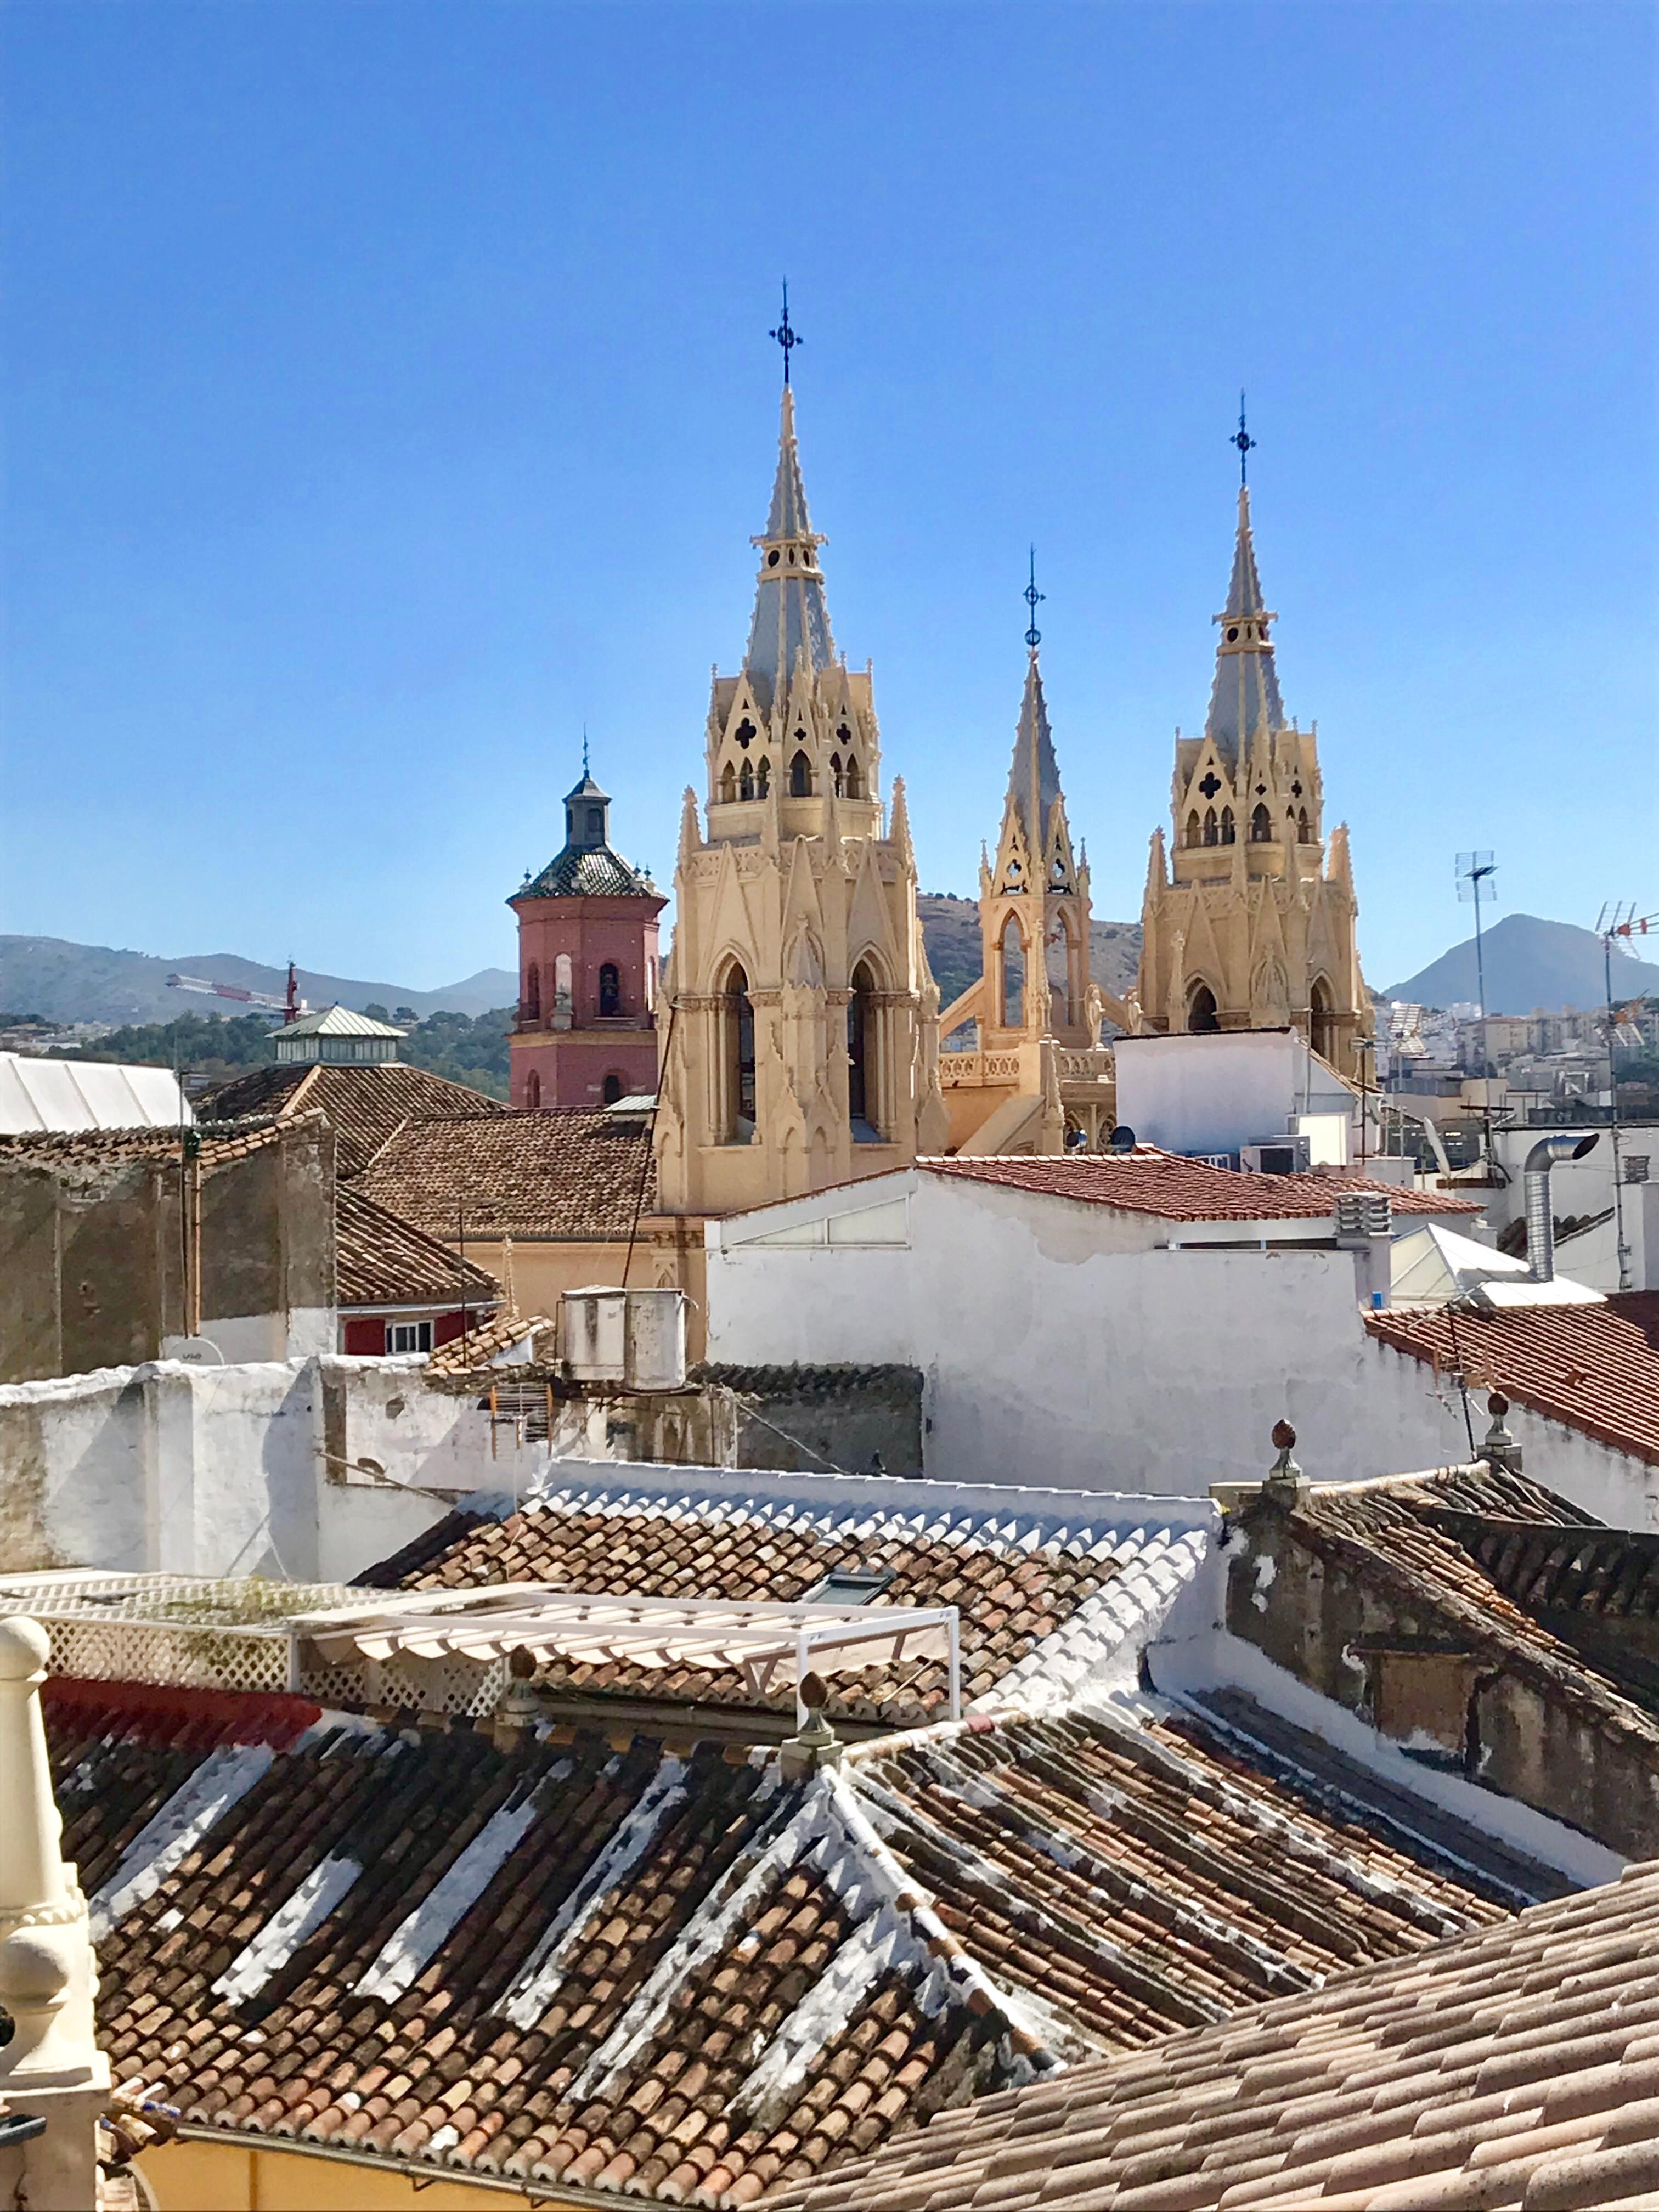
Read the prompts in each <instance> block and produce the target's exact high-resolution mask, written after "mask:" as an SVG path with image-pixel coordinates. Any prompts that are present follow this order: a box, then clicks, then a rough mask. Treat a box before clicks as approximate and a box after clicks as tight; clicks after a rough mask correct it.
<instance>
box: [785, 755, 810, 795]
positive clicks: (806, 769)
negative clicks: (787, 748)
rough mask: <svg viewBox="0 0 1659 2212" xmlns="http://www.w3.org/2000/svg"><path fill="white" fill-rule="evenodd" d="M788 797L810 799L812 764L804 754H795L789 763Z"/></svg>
mask: <svg viewBox="0 0 1659 2212" xmlns="http://www.w3.org/2000/svg"><path fill="white" fill-rule="evenodd" d="M789 796H790V797H791V799H810V798H811V796H812V763H811V761H809V760H808V759H807V757H806V756H805V753H797V754H796V755H795V757H794V758H793V760H792V761H791V762H790V763H789Z"/></svg>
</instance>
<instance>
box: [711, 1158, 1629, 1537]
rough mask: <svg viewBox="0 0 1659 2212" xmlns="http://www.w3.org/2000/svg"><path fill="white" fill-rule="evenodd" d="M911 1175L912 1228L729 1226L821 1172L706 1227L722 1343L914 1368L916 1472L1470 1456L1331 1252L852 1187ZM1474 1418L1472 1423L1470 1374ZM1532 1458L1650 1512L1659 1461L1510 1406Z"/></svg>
mask: <svg viewBox="0 0 1659 2212" xmlns="http://www.w3.org/2000/svg"><path fill="white" fill-rule="evenodd" d="M903 1193H908V1199H907V1200H906V1202H907V1204H908V1227H907V1230H906V1232H905V1233H906V1235H907V1237H908V1242H906V1243H894V1244H890V1245H886V1246H880V1245H874V1244H868V1245H860V1244H857V1243H850V1242H849V1243H827V1244H825V1243H817V1244H813V1243H805V1242H803V1243H799V1244H793V1243H781V1242H780V1243H758V1242H755V1241H748V1242H741V1243H739V1242H737V1241H736V1240H735V1238H734V1237H732V1234H731V1232H732V1230H734V1229H735V1230H738V1231H741V1232H742V1233H743V1234H744V1236H749V1235H750V1232H760V1231H764V1232H765V1233H767V1234H768V1235H775V1236H782V1237H793V1236H797V1235H799V1236H803V1237H804V1236H805V1234H806V1233H807V1225H808V1224H809V1223H810V1221H811V1218H812V1217H813V1215H814V1214H815V1213H822V1212H823V1208H824V1207H825V1206H826V1205H827V1204H829V1203H836V1204H840V1203H843V1202H848V1201H849V1200H850V1198H851V1194H848V1193H829V1194H823V1196H821V1197H820V1198H817V1199H812V1200H799V1201H797V1202H796V1203H795V1204H793V1205H791V1206H773V1207H769V1208H767V1209H766V1210H765V1211H764V1212H760V1213H757V1214H753V1215H750V1216H748V1217H745V1218H744V1220H743V1221H742V1222H740V1223H738V1224H729V1225H728V1224H724V1223H722V1224H717V1225H714V1229H713V1231H712V1234H711V1242H710V1246H709V1251H708V1323H709V1350H708V1357H709V1358H710V1359H711V1360H713V1361H732V1362H744V1363H754V1364H759V1363H764V1362H775V1361H776V1362H782V1361H792V1360H799V1361H806V1362H811V1361H833V1360H860V1361H872V1362H879V1361H896V1362H904V1363H908V1364H914V1365H915V1366H918V1367H920V1368H921V1370H923V1372H924V1373H925V1375H926V1376H927V1398H926V1403H925V1408H924V1410H925V1413H926V1415H927V1419H928V1421H929V1422H930V1423H931V1429H930V1431H929V1433H928V1434H927V1437H926V1439H925V1444H924V1452H925V1462H926V1467H927V1473H928V1474H931V1475H935V1476H938V1477H939V1478H941V1479H944V1480H963V1481H982V1482H997V1481H1000V1482H1019V1481H1030V1480H1037V1479H1041V1480H1045V1481H1055V1482H1065V1483H1068V1484H1073V1485H1085V1486H1088V1485H1093V1486H1106V1487H1109V1488H1112V1489H1116V1490H1128V1491H1138V1490H1146V1491H1151V1492H1155V1493H1158V1494H1164V1495H1170V1494H1176V1495H1179V1494H1182V1493H1185V1492H1191V1491H1192V1490H1193V1489H1194V1488H1195V1487H1196V1488H1203V1487H1204V1486H1206V1485H1207V1484H1209V1483H1212V1482H1224V1481H1240V1480H1251V1479H1254V1478H1255V1477H1259V1476H1260V1475H1261V1474H1263V1473H1264V1472H1265V1471H1266V1468H1267V1466H1268V1464H1269V1463H1270V1462H1271V1460H1272V1457H1273V1452H1272V1448H1271V1445H1270V1444H1269V1443H1268V1441H1267V1440H1268V1437H1269V1433H1270V1431H1271V1430H1272V1428H1273V1423H1274V1422H1275V1421H1276V1420H1278V1419H1279V1418H1280V1417H1281V1415H1285V1416H1287V1417H1288V1418H1289V1419H1291V1421H1292V1422H1293V1423H1294V1425H1295V1426H1296V1430H1297V1437H1298V1439H1299V1441H1298V1443H1297V1458H1298V1460H1299V1461H1300V1462H1301V1463H1302V1465H1303V1467H1304V1468H1305V1469H1306V1470H1307V1472H1308V1474H1310V1476H1311V1477H1312V1478H1313V1479H1314V1480H1316V1481H1317V1480H1326V1481H1350V1480H1354V1479H1355V1478H1356V1477H1358V1476H1361V1475H1373V1474H1400V1473H1401V1472H1402V1471H1404V1470H1407V1469H1410V1468H1422V1467H1443V1466H1448V1465H1450V1464H1453V1463H1455V1462H1462V1461H1464V1460H1467V1459H1468V1458H1469V1457H1470V1456H1471V1455H1472V1452H1473V1446H1472V1444H1471V1442H1470V1436H1469V1426H1468V1425H1466V1422H1465V1418H1464V1409H1463V1401H1462V1397H1461V1395H1460V1394H1459V1393H1458V1392H1457V1391H1456V1390H1455V1389H1453V1388H1452V1386H1451V1385H1450V1384H1449V1383H1448V1382H1447V1381H1446V1380H1445V1378H1444V1377H1443V1376H1439V1377H1437V1376H1436V1374H1435V1372H1434V1370H1433V1369H1432V1368H1431V1367H1430V1366H1429V1365H1427V1364H1425V1363H1424V1362H1423V1361H1421V1360H1418V1359H1413V1358H1407V1357H1406V1356H1405V1355H1403V1354H1401V1353H1400V1352H1395V1351H1393V1350H1392V1349H1390V1348H1389V1347H1388V1346H1384V1345H1382V1344H1380V1343H1379V1342H1378V1341H1377V1340H1376V1339H1375V1338H1374V1337H1372V1336H1371V1335H1370V1334H1369V1333H1368V1332H1367V1330H1366V1329H1365V1328H1364V1322H1363V1319H1362V1316H1361V1314H1360V1311H1359V1306H1358V1296H1357V1288H1356V1276H1355V1261H1354V1258H1353V1255H1351V1254H1349V1253H1346V1252H1338V1251H1329V1250H1326V1251H1318V1250H1310V1249H1278V1250H1269V1251H1267V1252H1262V1251H1249V1250H1217V1249H1208V1250H1205V1249H1198V1248H1195V1247H1193V1246H1188V1247H1186V1248H1184V1249H1182V1250H1180V1251H1163V1250H1158V1249H1152V1244H1153V1239H1154V1237H1157V1236H1162V1235H1165V1234H1167V1233H1168V1232H1167V1231H1166V1230H1165V1229H1164V1227H1163V1226H1162V1225H1157V1224H1153V1223H1152V1222H1150V1221H1149V1220H1147V1219H1146V1218H1145V1217H1140V1218H1135V1217H1129V1216H1124V1215H1115V1214H1112V1213H1110V1212H1107V1211H1106V1210H1104V1209H1103V1208H1099V1207H1095V1206H1084V1205H1074V1204H1068V1203H1066V1202H1064V1201H1058V1200H1055V1201H1050V1200H1039V1199H1034V1198H1032V1197H1030V1195H1028V1194H1025V1193H1024V1192H1018V1191H1010V1190H1002V1189H997V1188H991V1187H988V1186H987V1185H984V1184H979V1183H972V1182H965V1181H957V1180H955V1179H951V1178H947V1177H944V1176H933V1175H927V1174H915V1175H907V1176H895V1177H892V1178H890V1180H889V1181H888V1182H886V1183H884V1184H883V1185H879V1186H878V1185H874V1184H871V1185H865V1186H861V1187H860V1194H859V1199H860V1203H869V1204H871V1205H874V1204H875V1203H877V1202H878V1201H879V1200H883V1199H884V1198H890V1197H891V1196H892V1195H893V1194H903ZM1469 1422H1470V1424H1472V1425H1473V1427H1474V1439H1475V1441H1476V1442H1477V1443H1478V1441H1479V1439H1480V1437H1481V1435H1482V1434H1484V1432H1485V1429H1486V1409H1485V1399H1484V1395H1481V1394H1479V1393H1475V1392H1471V1394H1470V1406H1469ZM1510 1426H1511V1428H1512V1429H1513V1430H1514V1431H1515V1433H1516V1437H1518V1438H1519V1439H1520V1441H1521V1443H1522V1445H1523V1447H1524V1449H1525V1452H1526V1465H1527V1472H1528V1474H1531V1475H1532V1476H1534V1478H1535V1479H1536V1480H1538V1481H1540V1482H1542V1483H1545V1484H1547V1486H1549V1487H1550V1488H1551V1489H1553V1490H1557V1491H1559V1492H1561V1494H1562V1495H1563V1496H1564V1497H1566V1498H1571V1499H1572V1500H1573V1501H1574V1502H1575V1503H1576V1504H1578V1505H1581V1506H1583V1508H1584V1509H1585V1510H1587V1511H1589V1512H1590V1513H1592V1514H1593V1515H1595V1517H1596V1518H1597V1519H1599V1520H1605V1521H1607V1522H1613V1523H1614V1524H1615V1525H1617V1526H1620V1527H1626V1528H1650V1527H1654V1526H1659V1480H1656V1477H1659V1469H1654V1468H1650V1467H1649V1466H1648V1465H1647V1464H1646V1462H1643V1461H1641V1460H1638V1459H1636V1458H1633V1457H1630V1456H1627V1455H1624V1454H1622V1453H1620V1452H1617V1451H1614V1450H1613V1449H1610V1448H1608V1447H1607V1446H1605V1445H1602V1444H1600V1443H1596V1442H1595V1441H1594V1440H1593V1439H1592V1438H1590V1437H1587V1436H1585V1435H1583V1432H1582V1431H1578V1430H1576V1429H1569V1428H1567V1427H1565V1425H1562V1424H1561V1423H1559V1422H1554V1421H1549V1420H1546V1419H1543V1418H1542V1417H1541V1416H1540V1415H1537V1414H1533V1413H1528V1411H1527V1409H1526V1408H1525V1407H1521V1406H1519V1405H1517V1406H1516V1407H1515V1408H1514V1410H1513V1412H1512V1413H1511V1414H1510Z"/></svg>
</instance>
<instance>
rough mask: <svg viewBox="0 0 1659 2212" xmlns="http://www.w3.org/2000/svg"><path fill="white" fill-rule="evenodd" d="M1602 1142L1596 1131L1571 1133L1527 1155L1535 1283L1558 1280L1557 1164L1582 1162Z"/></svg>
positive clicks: (1543, 1141)
mask: <svg viewBox="0 0 1659 2212" xmlns="http://www.w3.org/2000/svg"><path fill="white" fill-rule="evenodd" d="M1600 1141H1601V1139H1600V1138H1599V1136H1598V1135H1597V1133H1596V1132H1595V1130H1594V1129H1592V1130H1591V1131H1590V1133H1589V1136H1587V1137H1575V1136H1574V1135H1572V1133H1571V1131H1560V1132H1558V1133H1557V1134H1556V1135H1554V1136H1553V1137H1541V1138H1540V1139H1539V1140H1538V1142H1537V1143H1536V1144H1535V1145H1534V1146H1533V1148H1532V1150H1531V1151H1530V1152H1528V1154H1527V1167H1526V1176H1527V1258H1528V1261H1529V1262H1530V1263H1531V1273H1532V1279H1533V1281H1534V1283H1549V1282H1553V1281H1554V1279H1555V1215H1554V1213H1553V1211H1552V1200H1551V1197H1550V1170H1551V1169H1552V1168H1553V1166H1554V1165H1555V1163H1556V1162H1557V1160H1582V1159H1583V1157H1584V1155H1585V1153H1586V1152H1594V1151H1595V1147H1596V1146H1597V1145H1598V1144H1599V1143H1600Z"/></svg>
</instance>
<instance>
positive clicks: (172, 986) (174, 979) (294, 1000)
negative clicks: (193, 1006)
mask: <svg viewBox="0 0 1659 2212" xmlns="http://www.w3.org/2000/svg"><path fill="white" fill-rule="evenodd" d="M167 988H168V989H169V990H170V991H196V992H198V993H200V994H201V995H202V996H203V997H204V998H209V999H234V1000H236V1001H237V1002H238V1004H239V1005H240V1006H251V1007H252V1009H253V1011H254V1012H255V1013H258V1014H280V1015H281V1016H282V1018H283V1027H284V1028H286V1027H287V1025H288V1024H289V1022H297V1021H298V1020H299V1018H300V1017H301V1014H307V1013H309V1012H310V1011H311V1009H310V1007H309V1006H307V1003H306V1001H305V1000H303V999H302V998H301V996H300V981H299V978H298V976H297V975H295V972H294V963H293V962H292V961H291V960H290V961H289V963H288V994H287V996H286V997H285V998H281V999H278V998H276V997H274V996H273V995H272V994H271V993H270V992H269V991H245V990H244V989H243V988H242V987H241V985H240V983H216V982H214V981H211V980H210V978H209V977H208V976H205V975H169V976H168V977H167Z"/></svg>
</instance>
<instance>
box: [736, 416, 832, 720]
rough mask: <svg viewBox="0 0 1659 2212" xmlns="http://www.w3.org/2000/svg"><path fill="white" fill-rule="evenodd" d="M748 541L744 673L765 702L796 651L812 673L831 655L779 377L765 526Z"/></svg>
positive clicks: (784, 679) (789, 671) (814, 540)
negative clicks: (750, 597)
mask: <svg viewBox="0 0 1659 2212" xmlns="http://www.w3.org/2000/svg"><path fill="white" fill-rule="evenodd" d="M753 542H754V544H756V545H757V546H758V547H759V548H760V556H761V559H760V574H759V577H758V579H757V583H756V586H755V618H754V621H753V622H752V623H750V629H749V650H748V652H747V653H745V654H744V675H745V676H747V677H748V678H749V679H750V683H751V684H753V686H754V690H755V696H756V697H757V699H758V700H760V702H762V704H763V706H767V707H770V706H771V705H772V703H773V702H774V701H775V699H776V698H777V696H778V695H779V693H780V692H781V690H787V687H788V684H789V681H790V679H791V678H792V677H793V674H794V672H795V668H796V665H797V663H798V662H799V659H801V657H802V656H803V655H805V661H806V665H807V667H808V669H809V670H810V671H811V673H812V674H813V675H815V676H816V675H820V674H822V673H823V671H824V670H825V669H827V668H828V667H829V666H830V665H831V664H832V663H833V662H834V660H835V657H836V643H835V640H834V638H833V637H832V636H831V635H830V632H829V603H828V601H827V600H826V599H825V598H824V592H823V569H822V568H819V566H818V548H819V546H820V545H822V544H824V543H825V540H824V539H823V538H822V537H820V536H819V534H818V533H817V532H816V531H815V530H814V529H813V527H812V524H811V518H810V516H809V515H808V513H807V512H806V488H805V484H804V483H802V481H801V473H800V452H799V447H797V445H796V443H795V395H794V392H793V390H792V389H791V388H790V386H788V385H787V384H786V385H785V386H784V388H783V410H782V418H781V422H780V425H779V430H778V472H777V477H776V478H775V481H774V483H773V486H772V506H771V510H770V512H769V514H768V515H767V518H766V534H765V535H764V537H762V538H756V539H755V540H754V541H753Z"/></svg>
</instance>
